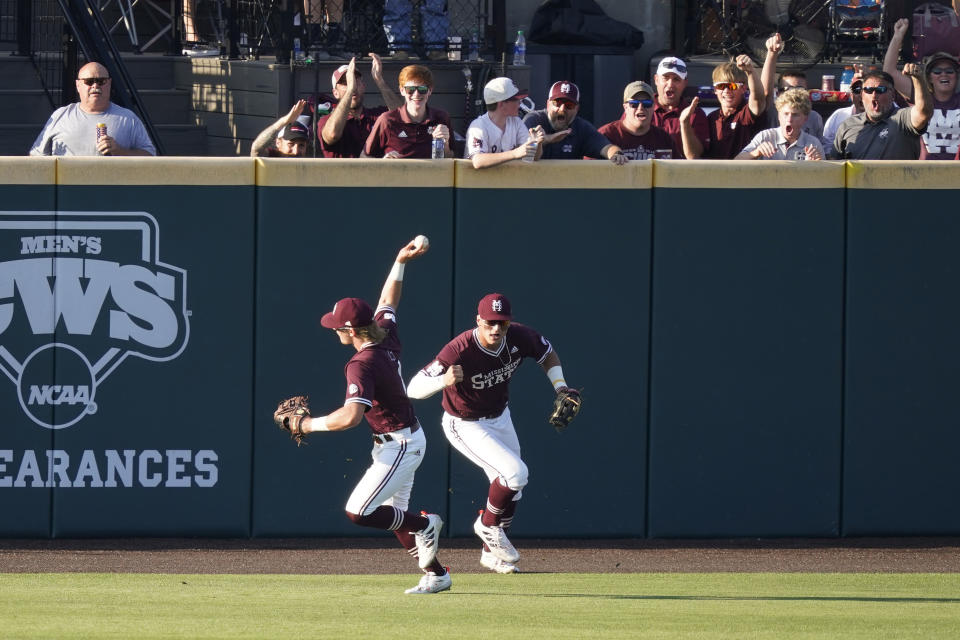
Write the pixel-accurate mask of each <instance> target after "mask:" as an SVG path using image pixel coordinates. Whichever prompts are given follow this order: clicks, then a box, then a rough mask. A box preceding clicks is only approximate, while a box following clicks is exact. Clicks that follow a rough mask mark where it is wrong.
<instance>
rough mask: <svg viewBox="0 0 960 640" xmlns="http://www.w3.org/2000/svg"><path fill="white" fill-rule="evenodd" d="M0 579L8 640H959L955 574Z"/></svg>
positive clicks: (1, 624) (0, 622) (2, 626)
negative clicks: (438, 585) (419, 591)
mask: <svg viewBox="0 0 960 640" xmlns="http://www.w3.org/2000/svg"><path fill="white" fill-rule="evenodd" d="M416 580H417V577H416V576H399V575H363V576H330V575H308V576H294V575H168V574H76V573H75V574H53V573H44V574H0V636H2V637H3V638H57V639H63V638H427V639H429V638H496V639H498V640H499V639H512V638H521V639H523V640H533V639H536V638H550V639H551V640H553V639H558V638H577V639H583V638H736V639H743V638H776V639H784V638H843V639H845V640H846V639H850V638H870V639H871V640H875V639H877V638H950V639H951V640H952V639H955V638H958V637H960V574H850V573H827V574H795V573H793V574H769V573H760V574H743V573H739V574H736V573H712V574H520V575H508V576H498V575H494V574H489V575H488V574H462V575H456V574H455V575H454V584H453V590H451V591H448V592H445V593H441V594H435V595H429V596H412V595H405V594H404V593H403V590H404V589H405V588H407V587H410V586H413V585H414V584H415V583H416Z"/></svg>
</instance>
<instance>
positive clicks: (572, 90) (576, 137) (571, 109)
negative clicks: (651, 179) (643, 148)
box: [523, 80, 629, 165]
mask: <svg viewBox="0 0 960 640" xmlns="http://www.w3.org/2000/svg"><path fill="white" fill-rule="evenodd" d="M579 111H580V88H579V87H577V85H575V84H574V83H572V82H570V81H569V80H561V81H559V82H554V83H553V86H551V87H550V93H548V94H547V108H546V109H540V110H539V111H531V112H530V113H528V114H527V116H526V117H525V118H524V119H523V124H524V125H525V126H526V127H527V128H529V129H536V128H537V127H540V128H541V129H543V132H544V138H543V145H544V148H543V156H542V158H543V159H544V160H582V159H584V158H606V159H607V160H609V161H610V162H612V163H614V164H616V165H624V164H626V163H627V162H629V160H628V158H627V157H626V156H625V155H623V153H621V151H620V147H618V146H617V145H615V144H611V143H610V141H609V140H607V139H606V138H605V137H603V134H601V133H600V132H599V131H597V128H596V127H594V126H593V125H592V124H591V123H589V122H587V121H586V120H584V119H583V118H578V117H577V113H579Z"/></svg>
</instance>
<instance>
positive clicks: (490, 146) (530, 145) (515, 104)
mask: <svg viewBox="0 0 960 640" xmlns="http://www.w3.org/2000/svg"><path fill="white" fill-rule="evenodd" d="M525 97H526V94H521V93H520V90H519V89H518V88H517V85H516V84H515V83H514V82H513V80H511V79H510V78H494V79H493V80H491V81H490V82H488V83H487V84H486V86H484V88H483V101H484V103H486V105H487V112H486V113H485V114H483V115H482V116H480V117H479V118H476V119H475V120H474V121H473V122H471V123H470V126H469V127H468V128H467V145H466V149H465V151H464V158H466V159H468V160H471V161H472V162H473V167H474V168H475V169H485V168H487V167H493V166H496V165H498V164H503V163H505V162H510V161H511V160H517V159H520V158H525V159H526V160H529V161H533V160H536V159H538V158H539V157H540V154H541V153H542V147H541V144H540V143H541V142H543V136H544V133H543V129H542V128H541V127H535V128H533V129H527V128H526V127H525V126H524V124H523V121H522V120H521V119H520V117H519V115H518V114H519V109H520V101H521V100H522V99H523V98H525Z"/></svg>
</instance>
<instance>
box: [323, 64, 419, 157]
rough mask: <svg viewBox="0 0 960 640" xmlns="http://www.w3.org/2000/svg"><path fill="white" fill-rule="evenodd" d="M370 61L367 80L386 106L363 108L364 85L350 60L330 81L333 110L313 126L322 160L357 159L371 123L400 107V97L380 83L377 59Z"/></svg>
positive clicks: (380, 73) (381, 80) (380, 72)
mask: <svg viewBox="0 0 960 640" xmlns="http://www.w3.org/2000/svg"><path fill="white" fill-rule="evenodd" d="M370 57H371V58H372V59H373V64H372V66H371V69H370V77H372V78H373V81H374V82H375V83H376V85H377V88H378V89H380V96H381V97H382V98H383V101H384V103H385V104H386V105H387V106H386V107H371V108H366V107H364V106H363V96H364V93H365V92H366V85H365V84H364V82H363V76H362V74H361V73H360V72H359V71H357V59H356V58H351V59H350V64H343V65H340V67H339V68H338V69H337V70H336V71H334V72H333V75H332V76H331V78H330V84H331V85H333V97H334V98H336V99H337V106H336V107H335V108H334V110H333V111H331V112H330V113H328V114H327V115H325V116H323V117H322V118H320V120H319V121H318V122H317V132H318V133H319V134H320V150H321V151H322V152H323V157H324V158H359V157H360V154H361V153H363V145H364V144H365V143H366V141H367V137H368V136H369V135H370V131H371V130H372V129H373V123H374V122H376V120H377V118H378V117H379V116H380V114H381V113H384V112H385V111H387V110H388V109H396V108H397V107H399V106H400V105H402V104H403V100H401V99H400V96H398V95H397V94H396V93H394V92H393V91H392V90H391V89H390V87H389V86H387V83H386V82H384V80H383V63H382V62H381V61H380V56H378V55H377V54H375V53H371V54H370Z"/></svg>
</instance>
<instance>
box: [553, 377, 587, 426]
mask: <svg viewBox="0 0 960 640" xmlns="http://www.w3.org/2000/svg"><path fill="white" fill-rule="evenodd" d="M581 402H582V398H581V397H580V392H579V391H577V390H576V389H571V388H569V387H560V388H559V389H557V395H556V396H555V397H554V398H553V411H552V412H551V413H550V424H552V425H553V428H554V429H556V430H557V433H563V430H564V429H566V428H567V426H568V425H569V424H570V423H571V422H572V421H573V419H574V418H576V417H577V414H578V413H580V404H581Z"/></svg>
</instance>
